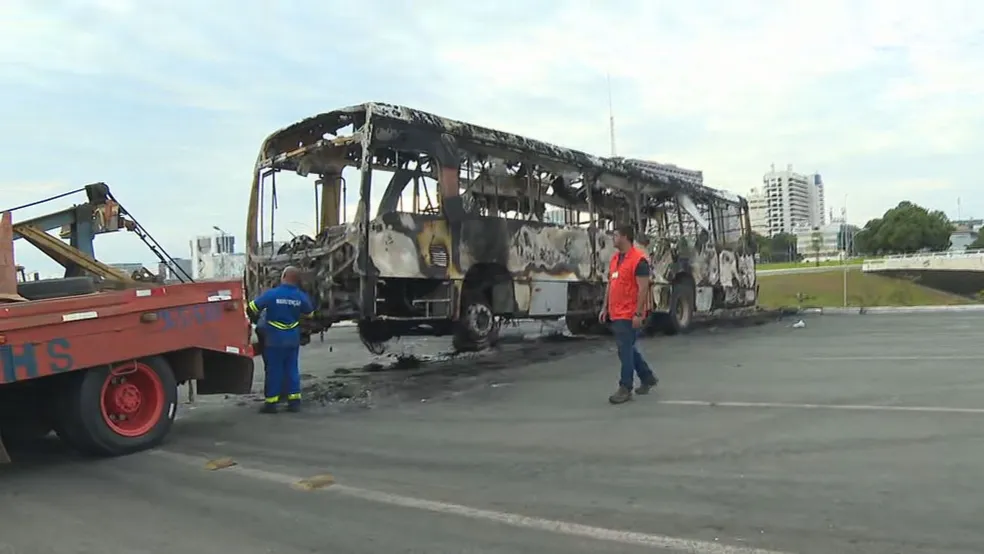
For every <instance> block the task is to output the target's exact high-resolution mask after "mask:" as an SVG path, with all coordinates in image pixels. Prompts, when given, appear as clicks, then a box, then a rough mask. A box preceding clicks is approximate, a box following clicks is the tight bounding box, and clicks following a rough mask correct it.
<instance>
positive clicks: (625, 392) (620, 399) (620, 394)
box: [608, 386, 632, 404]
mask: <svg viewBox="0 0 984 554" xmlns="http://www.w3.org/2000/svg"><path fill="white" fill-rule="evenodd" d="M629 400H632V389H628V388H625V387H622V386H619V387H618V390H617V391H615V394H613V395H611V396H609V397H608V401H609V402H611V403H612V404H622V403H625V402H628V401H629Z"/></svg>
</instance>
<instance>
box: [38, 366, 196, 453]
mask: <svg viewBox="0 0 984 554" xmlns="http://www.w3.org/2000/svg"><path fill="white" fill-rule="evenodd" d="M73 377H76V376H73ZM177 407H178V387H177V382H176V381H175V378H174V372H173V371H172V370H171V366H170V365H169V364H168V363H167V360H165V359H164V358H162V357H161V356H151V357H149V358H141V359H139V360H135V361H132V362H123V363H120V364H116V365H114V366H112V367H110V366H104V367H101V368H93V369H89V370H87V371H83V372H82V374H81V375H78V376H77V378H75V379H71V380H66V382H65V383H64V386H63V387H62V390H61V397H60V406H59V409H58V411H57V414H56V424H55V432H56V433H58V436H59V437H61V438H62V440H63V441H65V443H66V444H68V445H69V446H71V447H72V448H75V449H76V450H79V451H81V452H82V453H84V454H89V455H94V456H122V455H126V454H131V453H133V452H139V451H141V450H146V449H148V448H153V447H154V446H157V445H158V444H160V443H161V441H163V440H164V437H165V436H167V433H168V432H169V431H170V430H171V425H172V424H173V423H174V416H175V413H176V412H177Z"/></svg>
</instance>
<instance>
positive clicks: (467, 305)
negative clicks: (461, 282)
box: [451, 291, 499, 352]
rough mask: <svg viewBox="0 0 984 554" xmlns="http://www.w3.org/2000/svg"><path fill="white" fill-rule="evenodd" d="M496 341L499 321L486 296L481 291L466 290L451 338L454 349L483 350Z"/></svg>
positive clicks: (497, 339) (463, 350) (461, 350)
mask: <svg viewBox="0 0 984 554" xmlns="http://www.w3.org/2000/svg"><path fill="white" fill-rule="evenodd" d="M498 341H499V321H498V320H497V319H496V317H495V315H493V313H492V305H491V304H490V303H489V300H488V298H487V297H486V295H485V294H482V293H481V291H466V292H465V294H464V297H463V301H462V303H461V316H460V317H459V318H458V321H457V322H456V324H455V329H454V337H453V338H452V340H451V343H452V345H453V346H454V349H455V350H457V351H459V352H466V351H474V350H484V349H486V348H490V347H492V346H495V343H496V342H498Z"/></svg>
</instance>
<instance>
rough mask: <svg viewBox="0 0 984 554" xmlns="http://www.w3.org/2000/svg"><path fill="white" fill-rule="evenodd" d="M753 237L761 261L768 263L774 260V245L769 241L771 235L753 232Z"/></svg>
mask: <svg viewBox="0 0 984 554" xmlns="http://www.w3.org/2000/svg"><path fill="white" fill-rule="evenodd" d="M752 239H753V240H754V241H755V251H756V252H758V255H759V261H761V262H762V263H768V262H771V261H772V245H771V243H770V241H769V237H765V236H762V235H760V234H758V233H754V232H753V233H752Z"/></svg>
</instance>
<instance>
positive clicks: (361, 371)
mask: <svg viewBox="0 0 984 554" xmlns="http://www.w3.org/2000/svg"><path fill="white" fill-rule="evenodd" d="M602 344H604V342H601V341H599V340H598V339H597V338H581V337H572V336H569V335H563V334H552V335H546V336H542V337H538V338H537V339H534V340H523V339H506V340H503V341H501V342H500V344H499V345H498V346H497V347H496V348H494V349H492V350H489V351H485V352H479V353H465V354H457V355H455V354H438V355H435V356H415V355H407V354H393V355H390V356H389V357H388V360H387V361H375V362H372V363H370V364H367V365H365V366H363V367H360V368H345V367H342V368H336V369H335V370H334V375H331V376H327V377H321V378H318V377H313V376H311V377H310V378H309V379H308V380H307V382H306V384H305V387H304V390H303V394H304V396H305V398H306V399H307V400H308V401H309V402H316V403H317V404H320V405H321V406H329V405H355V406H359V407H370V406H371V405H379V404H380V403H386V402H405V401H411V400H412V401H418V402H419V401H428V400H429V399H436V398H441V397H450V396H455V395H458V394H461V393H462V392H465V391H466V390H467V389H470V388H473V387H480V386H487V385H489V384H491V383H493V382H501V381H503V380H504V379H506V380H507V379H508V375H506V373H507V372H509V371H512V370H517V369H521V368H523V367H528V366H530V365H534V364H538V363H543V362H547V361H552V360H556V359H561V358H564V357H567V356H571V355H575V354H577V353H579V352H584V351H585V349H587V348H591V347H597V346H601V345H602Z"/></svg>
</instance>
